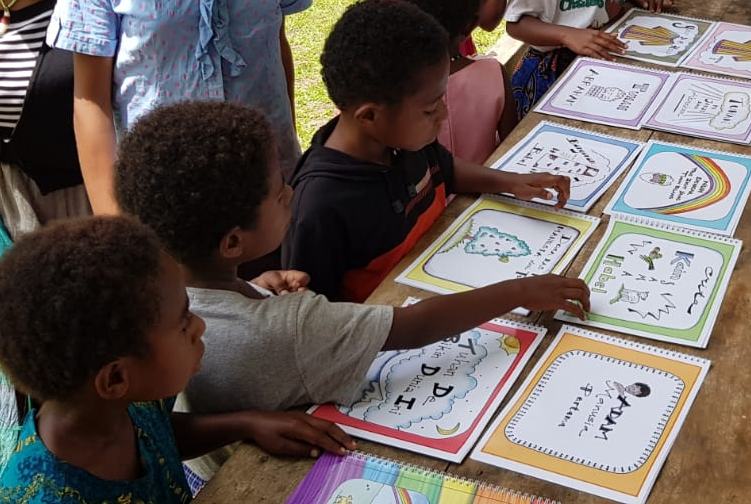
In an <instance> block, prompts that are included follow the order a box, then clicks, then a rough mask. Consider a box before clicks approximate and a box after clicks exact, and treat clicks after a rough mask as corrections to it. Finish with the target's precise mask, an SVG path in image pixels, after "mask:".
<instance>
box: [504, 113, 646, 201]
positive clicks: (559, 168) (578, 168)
mask: <svg viewBox="0 0 751 504" xmlns="http://www.w3.org/2000/svg"><path fill="white" fill-rule="evenodd" d="M642 146H643V144H642V143H641V142H635V141H633V140H627V139H625V138H618V137H614V136H609V135H603V134H600V133H594V132H590V131H585V130H582V129H578V128H571V127H568V126H563V125H559V124H554V123H550V122H547V121H542V122H540V123H539V124H538V125H537V126H535V128H534V129H533V130H532V131H530V132H529V134H527V136H526V137H524V139H522V140H521V141H520V142H519V143H517V144H516V145H515V146H514V147H513V148H511V150H509V151H508V152H507V153H506V155H504V156H503V157H502V158H501V159H499V160H498V161H496V162H495V164H493V166H492V168H495V169H498V170H502V171H508V172H514V173H552V174H554V175H565V176H567V177H569V178H570V179H571V194H570V197H569V199H568V202H567V203H566V206H565V208H567V209H569V210H574V211H577V212H588V211H589V209H590V208H592V205H594V204H595V203H596V202H597V200H598V199H599V198H600V196H602V194H603V193H604V192H605V191H607V189H608V187H610V185H611V184H612V183H613V182H615V180H616V179H617V178H618V176H619V175H620V174H621V173H623V171H624V170H625V169H626V168H628V167H629V166H630V165H631V162H632V161H633V160H634V158H635V157H636V156H637V154H638V153H639V151H640V150H641V148H642ZM534 201H535V202H537V203H542V204H546V205H553V204H555V202H556V201H555V200H542V199H535V200H534Z"/></svg>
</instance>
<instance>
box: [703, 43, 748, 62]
mask: <svg viewBox="0 0 751 504" xmlns="http://www.w3.org/2000/svg"><path fill="white" fill-rule="evenodd" d="M712 54H719V55H721V56H730V57H732V58H733V59H734V60H735V61H739V62H740V61H751V40H749V41H747V42H735V41H733V40H720V41H719V42H717V43H716V44H715V45H714V47H712Z"/></svg>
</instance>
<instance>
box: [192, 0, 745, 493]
mask: <svg viewBox="0 0 751 504" xmlns="http://www.w3.org/2000/svg"><path fill="white" fill-rule="evenodd" d="M679 5H680V7H681V11H680V13H681V14H683V15H686V16H694V17H703V18H708V19H713V20H723V21H728V22H735V23H741V24H751V2H749V1H748V0H679ZM542 119H545V120H548V121H555V122H559V123H563V124H569V125H572V126H577V127H581V128H585V129H588V130H593V131H598V132H602V133H608V134H613V135H618V136H621V137H625V138H631V139H635V140H640V141H646V140H649V139H655V140H664V141H670V142H679V143H684V144H688V145H693V146H695V147H698V148H707V149H718V150H725V151H729V152H735V153H741V154H751V148H750V147H747V146H739V145H732V144H726V143H719V142H713V141H708V140H700V139H693V138H689V137H684V136H678V135H672V134H669V133H661V132H654V131H651V130H647V129H643V130H641V131H631V130H625V129H619V128H612V127H608V126H599V125H593V124H589V123H582V122H579V121H573V120H564V119H560V118H553V117H549V116H542V115H540V114H537V113H531V114H529V115H528V116H527V117H526V118H525V119H524V120H523V121H522V122H521V123H520V124H519V126H518V127H517V128H516V129H515V130H514V131H513V132H512V133H511V135H510V136H509V137H508V138H506V139H505V141H504V142H503V144H502V145H501V146H500V147H499V148H498V150H497V151H496V152H495V153H494V154H493V156H491V158H490V160H489V161H490V162H492V161H495V160H496V159H498V158H499V157H500V156H501V155H502V154H503V153H505V152H506V150H508V149H509V148H510V147H511V146H513V145H515V144H516V143H517V142H518V141H519V140H521V139H522V138H523V137H524V136H525V135H526V134H527V133H528V132H529V131H530V130H531V129H532V128H533V127H534V126H535V125H536V124H537V123H538V122H539V121H540V120H542ZM619 184H620V180H619V181H618V182H616V183H615V184H613V186H612V187H611V188H610V189H609V190H608V192H607V193H605V195H603V197H602V198H600V200H599V201H598V203H597V204H596V205H595V206H594V207H593V208H592V210H591V211H590V214H592V215H598V216H599V215H601V214H602V210H603V209H604V207H605V205H606V203H607V202H608V201H609V200H610V198H611V197H612V196H613V193H614V192H615V189H616V188H617V187H618V186H619ZM473 201H474V198H470V197H468V196H462V197H459V198H456V200H454V202H453V203H452V204H451V205H450V206H449V207H448V208H447V209H446V211H445V212H444V214H443V215H442V216H441V217H440V218H439V220H438V222H437V223H436V224H435V225H434V226H433V227H432V229H431V230H430V231H429V232H428V233H427V235H426V236H425V237H423V239H422V240H421V241H420V242H419V243H418V245H417V246H416V247H415V249H414V250H413V251H412V252H411V253H410V254H409V255H408V256H407V257H405V258H404V260H403V261H402V262H401V264H400V265H398V266H397V267H396V268H395V269H394V271H393V272H392V273H391V274H390V275H389V277H388V278H387V279H386V280H385V281H384V282H383V283H382V284H381V286H380V287H379V288H378V289H377V290H376V291H375V292H374V293H373V295H372V296H371V297H370V299H369V300H368V302H369V303H379V304H390V305H400V304H402V302H403V301H404V300H405V299H406V298H407V297H408V296H416V297H420V298H426V297H429V296H432V295H434V294H432V293H430V292H426V291H421V290H419V289H415V288H412V287H408V286H405V285H400V284H397V283H395V282H394V278H395V277H396V275H397V274H398V273H399V272H401V271H402V270H403V269H404V268H405V267H406V266H407V265H408V264H410V263H411V262H412V261H413V260H414V259H415V258H416V257H417V256H418V255H419V254H420V253H421V252H422V251H423V250H424V249H425V248H426V247H428V246H429V245H430V244H431V243H432V242H433V241H434V240H435V239H436V238H437V237H438V236H439V235H440V234H441V233H442V232H443V231H444V230H445V229H446V227H448V225H449V224H450V223H451V222H452V221H453V220H454V219H455V218H456V217H457V216H458V215H459V213H461V211H462V210H464V209H465V208H466V207H467V206H469V205H470V204H471V203H472V202H473ZM606 221H607V216H604V217H603V222H602V223H601V224H600V226H599V228H598V230H597V231H596V233H595V234H594V236H592V237H591V238H590V239H589V241H588V242H587V243H586V244H585V246H584V248H583V249H582V251H581V252H580V253H579V255H578V256H577V258H576V259H575V260H574V262H573V264H572V265H571V267H570V268H569V270H570V271H568V273H567V274H568V276H577V275H578V274H579V272H580V271H581V268H582V267H583V266H584V263H585V262H586V260H587V258H588V257H589V256H590V255H591V253H592V251H593V250H594V248H595V246H596V245H597V243H598V242H599V240H600V238H601V237H602V235H603V232H604V231H605V228H606V227H607V226H606ZM735 236H736V238H738V239H740V240H743V242H744V243H745V246H744V248H743V250H742V252H741V255H740V258H739V260H738V263H737V265H736V268H735V271H734V273H733V276H732V279H731V281H730V285H729V288H728V291H727V294H726V297H725V300H724V303H723V305H722V310H721V311H720V314H719V317H718V319H717V324H716V325H715V329H714V333H713V335H712V339H711V340H710V342H709V346H708V348H707V349H706V350H699V349H693V348H688V347H685V346H678V345H671V344H666V343H661V342H654V341H648V343H650V344H656V345H658V346H661V347H666V348H670V349H672V350H676V351H679V352H684V353H689V354H694V355H699V356H701V357H705V358H708V359H710V360H711V361H712V368H711V370H710V372H709V374H708V375H707V379H706V380H705V382H704V385H703V386H702V388H701V390H700V391H699V394H698V396H697V399H696V401H695V403H694V405H693V407H692V408H691V411H690V412H689V414H688V417H687V418H686V421H685V424H684V425H683V428H682V429H681V431H680V433H679V435H678V438H677V440H676V442H675V444H674V446H673V448H672V450H671V451H670V455H669V456H668V458H667V460H666V462H665V465H664V467H663V469H662V472H661V474H660V476H659V477H658V479H657V481H656V483H655V485H654V488H653V490H652V493H651V495H650V499H649V502H650V503H655V504H657V503H660V504H661V503H686V504H688V503H691V504H693V503H711V504H714V503H717V504H720V503H723V504H724V503H735V504H745V503H751V391H749V388H751V331H749V326H750V325H751V324H749V318H751V287H749V283H750V282H749V281H751V261H749V259H750V254H751V252H749V248H750V247H751V205H749V206H748V207H747V208H746V210H745V212H744V214H743V218H742V219H741V221H740V224H739V226H738V229H737V231H736V234H735ZM509 317H512V318H513V316H511V315H510V316H509ZM747 317H748V318H747ZM527 320H529V321H533V322H537V323H539V324H542V325H545V326H546V327H547V328H548V336H547V337H546V338H545V340H544V341H543V343H542V344H541V345H540V348H538V350H537V352H536V355H535V356H534V357H533V358H532V359H531V361H530V363H529V364H528V365H527V367H526V368H525V370H524V372H523V373H522V375H521V376H520V377H519V379H518V380H517V382H516V386H515V387H514V388H513V389H512V390H511V391H510V392H509V394H508V395H507V396H506V401H507V400H508V399H509V398H510V397H512V396H513V394H514V393H515V392H516V388H517V387H518V385H519V384H520V383H521V382H522V381H523V380H524V377H525V376H526V374H527V373H528V372H529V370H530V369H531V367H532V366H533V365H534V363H535V362H536V360H537V358H539V356H540V355H541V354H542V353H543V352H544V351H545V349H546V348H547V346H548V344H549V343H550V341H551V340H552V335H555V334H556V333H557V331H558V328H559V327H560V325H561V323H560V322H558V321H555V320H553V319H552V315H551V314H550V313H545V314H536V315H534V316H533V317H530V318H528V319H527ZM595 330H597V331H600V332H604V333H609V332H608V331H605V330H600V329H595ZM609 334H616V333H609ZM617 335H618V336H619V337H622V338H626V339H632V340H640V339H639V338H636V337H631V336H626V335H622V334H617ZM641 341H645V340H643V339H641ZM506 401H504V404H503V405H505V403H506ZM502 407H503V406H502ZM499 411H500V409H499ZM359 448H360V450H362V451H366V452H370V453H374V454H376V455H380V456H386V457H391V458H395V459H399V460H402V461H405V462H409V463H415V464H420V465H423V466H427V467H429V468H432V469H437V470H445V471H449V472H452V473H455V474H458V475H460V476H465V477H468V478H473V479H480V480H485V481H489V482H492V483H494V484H498V485H503V486H508V487H510V488H514V489H517V490H521V491H524V492H530V493H535V494H539V495H541V496H544V497H549V498H554V499H558V500H561V501H563V502H582V503H604V502H610V501H607V500H605V499H602V498H600V497H596V496H593V495H589V494H586V493H582V492H578V491H575V490H570V489H568V488H565V487H562V486H559V485H555V484H552V483H548V482H545V481H542V480H538V479H535V478H531V477H527V476H524V475H521V474H518V473H514V472H511V471H508V470H505V469H498V468H496V467H493V466H489V465H485V464H482V463H479V462H475V461H473V460H470V459H469V458H467V459H466V460H465V461H464V463H462V464H450V463H448V462H445V461H441V460H437V459H432V458H428V457H425V456H421V455H418V454H414V453H411V452H406V451H403V450H399V449H396V448H390V447H387V446H382V445H378V444H375V443H370V442H366V441H360V442H359ZM312 465H313V461H312V460H308V459H301V460H295V459H289V458H276V457H271V456H268V455H266V454H264V453H263V452H262V451H261V450H259V449H257V448H256V447H254V446H251V445H242V446H241V447H240V448H239V449H238V451H237V452H235V454H234V455H233V456H232V457H231V458H230V460H229V461H228V462H227V463H226V464H225V465H224V466H223V467H222V469H221V470H220V471H219V473H218V474H217V475H216V476H215V477H214V479H212V480H211V481H210V482H209V484H208V485H207V486H206V487H205V488H204V490H203V491H202V492H201V494H200V495H199V496H198V498H197V499H196V501H195V502H197V503H199V504H208V503H230V502H248V503H250V502H252V503H265V502H269V503H272V502H273V503H277V502H284V499H285V498H286V496H287V495H289V494H290V493H291V492H292V490H293V489H294V488H295V487H296V486H297V484H298V483H299V482H300V481H301V480H302V479H303V477H304V476H305V474H306V473H307V472H308V471H309V470H310V468H311V467H312Z"/></svg>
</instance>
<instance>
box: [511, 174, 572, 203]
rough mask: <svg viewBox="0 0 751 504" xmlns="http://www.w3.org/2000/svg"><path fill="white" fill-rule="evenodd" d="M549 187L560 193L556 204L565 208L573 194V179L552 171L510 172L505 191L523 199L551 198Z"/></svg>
mask: <svg viewBox="0 0 751 504" xmlns="http://www.w3.org/2000/svg"><path fill="white" fill-rule="evenodd" d="M512 176H513V177H512ZM548 189H555V191H556V192H557V193H558V203H556V204H555V206H556V207H558V208H563V206H564V205H565V204H566V202H567V201H568V197H569V195H570V194H571V179H569V178H568V177H564V176H563V175H552V174H550V173H527V174H509V180H508V183H507V187H506V188H505V189H504V191H503V192H508V193H511V194H513V195H514V196H516V197H517V198H519V199H523V200H531V199H533V198H540V199H544V200H549V199H552V198H553V195H552V194H551V193H550V191H548Z"/></svg>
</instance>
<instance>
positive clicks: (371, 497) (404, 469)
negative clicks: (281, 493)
mask: <svg viewBox="0 0 751 504" xmlns="http://www.w3.org/2000/svg"><path fill="white" fill-rule="evenodd" d="M375 503H378V504H381V503H382V504H386V503H394V504H398V503H410V504H560V503H557V502H556V501H551V500H549V499H544V498H541V497H536V496H533V495H527V494H522V493H520V492H515V491H513V490H509V489H507V488H501V487H497V486H494V485H489V484H485V483H481V482H478V481H473V480H468V479H464V478H459V477H456V476H452V475H450V474H446V473H442V472H437V471H433V470H430V469H427V468H424V467H420V466H414V465H411V464H402V463H400V462H397V461H395V460H390V459H385V458H381V457H376V456H374V455H369V454H365V453H361V452H355V453H352V454H350V455H347V456H344V457H338V456H336V455H331V454H328V453H327V454H324V455H323V456H322V457H321V458H320V459H319V460H318V461H317V462H316V463H315V465H314V466H313V469H311V470H310V472H309V473H308V475H307V476H306V477H305V479H304V480H303V481H302V482H301V483H300V484H299V485H298V486H297V488H296V489H295V491H294V492H293V493H292V495H290V496H289V498H288V499H287V504H375Z"/></svg>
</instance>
